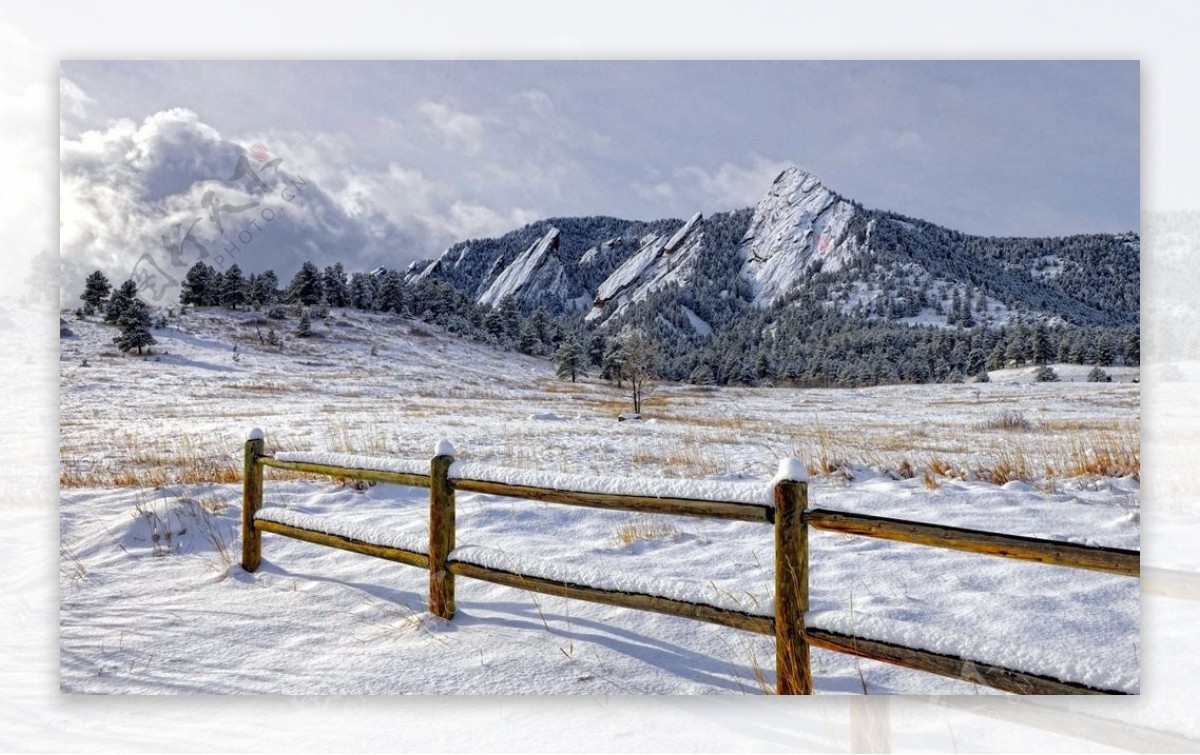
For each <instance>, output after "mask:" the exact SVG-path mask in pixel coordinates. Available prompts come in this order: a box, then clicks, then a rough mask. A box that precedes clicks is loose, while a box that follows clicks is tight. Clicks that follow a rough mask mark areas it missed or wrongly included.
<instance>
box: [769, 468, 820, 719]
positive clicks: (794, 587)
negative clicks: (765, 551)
mask: <svg viewBox="0 0 1200 755" xmlns="http://www.w3.org/2000/svg"><path fill="white" fill-rule="evenodd" d="M806 508H808V474H807V470H806V469H805V467H804V463H803V462H801V461H798V460H796V459H784V460H783V461H782V462H781V463H780V465H779V474H778V475H776V477H775V680H776V691H777V692H778V693H779V694H781V695H811V694H812V669H811V667H810V666H809V657H808V656H809V651H808V637H807V635H806V632H805V625H804V614H805V612H807V611H808V524H807V523H806V522H805V520H804V510H805V509H806Z"/></svg>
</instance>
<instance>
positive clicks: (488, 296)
mask: <svg viewBox="0 0 1200 755" xmlns="http://www.w3.org/2000/svg"><path fill="white" fill-rule="evenodd" d="M560 238H561V234H560V233H559V230H558V229H557V228H555V227H553V226H551V227H550V230H549V231H547V232H546V234H545V235H544V236H542V237H541V238H540V239H538V240H537V241H535V242H533V243H532V244H530V246H529V248H528V249H526V250H525V251H524V252H521V254H519V255H518V256H517V258H516V259H515V260H513V262H512V264H511V265H509V266H508V267H506V268H505V269H504V272H502V273H500V275H498V276H497V277H496V280H495V281H493V282H492V284H491V285H490V286H488V287H487V290H486V291H484V292H483V294H482V295H480V297H479V303H480V304H483V305H486V306H489V307H495V306H497V305H499V304H500V302H501V301H502V300H503V299H504V298H505V297H506V296H512V297H514V298H517V299H521V298H523V297H524V296H525V295H527V294H529V295H533V296H542V295H547V294H549V295H551V296H563V295H565V293H566V290H567V274H566V270H564V269H563V266H562V262H561V261H560V260H559V259H558V255H557V251H558V244H559V239H560Z"/></svg>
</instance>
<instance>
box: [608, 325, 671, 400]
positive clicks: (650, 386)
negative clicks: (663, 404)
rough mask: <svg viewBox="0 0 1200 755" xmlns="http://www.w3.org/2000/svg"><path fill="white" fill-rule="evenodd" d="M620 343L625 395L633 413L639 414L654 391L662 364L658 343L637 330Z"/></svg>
mask: <svg viewBox="0 0 1200 755" xmlns="http://www.w3.org/2000/svg"><path fill="white" fill-rule="evenodd" d="M621 341H622V343H621V350H622V352H623V353H624V356H625V360H624V363H623V364H622V366H621V374H622V376H623V377H624V378H625V382H626V384H627V388H626V395H627V396H629V399H630V400H631V401H632V402H633V411H634V413H635V414H641V413H642V402H643V401H644V400H645V399H646V397H647V396H649V395H650V394H651V393H652V392H653V391H654V386H655V385H656V383H657V381H658V370H659V366H660V364H661V362H662V359H661V356H660V354H659V346H658V342H657V341H655V340H653V339H652V338H648V337H647V336H645V335H643V334H642V333H641V331H637V330H635V331H632V332H630V333H629V334H628V335H626V336H625V337H624V338H623V339H621ZM618 384H619V383H618Z"/></svg>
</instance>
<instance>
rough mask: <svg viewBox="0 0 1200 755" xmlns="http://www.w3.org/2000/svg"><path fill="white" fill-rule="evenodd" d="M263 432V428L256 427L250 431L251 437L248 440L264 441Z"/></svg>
mask: <svg viewBox="0 0 1200 755" xmlns="http://www.w3.org/2000/svg"><path fill="white" fill-rule="evenodd" d="M262 439H263V431H262V428H261V427H256V428H254V429H253V430H251V431H250V436H249V437H248V438H246V440H262Z"/></svg>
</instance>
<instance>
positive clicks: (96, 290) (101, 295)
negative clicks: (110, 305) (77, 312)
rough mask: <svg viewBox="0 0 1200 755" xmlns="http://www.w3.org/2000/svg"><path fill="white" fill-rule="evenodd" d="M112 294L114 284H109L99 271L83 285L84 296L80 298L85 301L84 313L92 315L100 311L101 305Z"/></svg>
mask: <svg viewBox="0 0 1200 755" xmlns="http://www.w3.org/2000/svg"><path fill="white" fill-rule="evenodd" d="M110 293H112V284H111V283H109V282H108V278H107V277H105V275H104V273H102V272H100V271H99V270H97V271H96V272H94V273H92V274H91V275H89V276H88V277H87V281H86V282H85V283H84V285H83V296H81V297H79V298H80V299H82V300H83V311H84V313H85V314H89V315H90V314H94V313H96V312H98V311H100V305H101V304H102V303H103V302H104V300H105V299H107V298H108V295H109V294H110Z"/></svg>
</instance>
